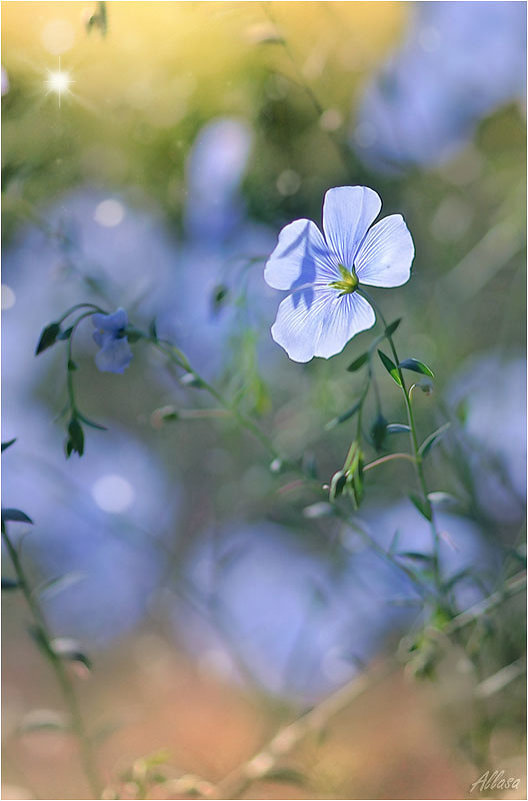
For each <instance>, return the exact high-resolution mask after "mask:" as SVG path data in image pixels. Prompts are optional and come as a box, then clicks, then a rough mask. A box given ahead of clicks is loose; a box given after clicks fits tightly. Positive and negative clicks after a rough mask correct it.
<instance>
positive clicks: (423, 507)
mask: <svg viewBox="0 0 528 801" xmlns="http://www.w3.org/2000/svg"><path fill="white" fill-rule="evenodd" d="M409 498H410V500H411V501H412V502H413V504H414V505H415V506H416V508H417V509H418V511H419V512H420V514H421V515H423V516H424V517H425V519H426V520H429V522H430V521H431V520H432V514H431V509H430V506H428V505H427V504H426V503H424V501H423V500H422V499H421V498H419V497H418V496H417V495H415V494H414V493H412V492H411V494H410V495H409Z"/></svg>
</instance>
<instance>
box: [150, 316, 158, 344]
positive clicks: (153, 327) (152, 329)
mask: <svg viewBox="0 0 528 801" xmlns="http://www.w3.org/2000/svg"><path fill="white" fill-rule="evenodd" d="M148 330H149V334H150V336H151V337H152V339H154V340H156V339H157V338H158V329H157V327H156V318H154V319H153V320H152V321H151V323H150V325H149V328H148Z"/></svg>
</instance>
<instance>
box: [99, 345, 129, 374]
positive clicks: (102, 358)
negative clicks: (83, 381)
mask: <svg viewBox="0 0 528 801" xmlns="http://www.w3.org/2000/svg"><path fill="white" fill-rule="evenodd" d="M131 359H132V351H131V350H130V346H129V344H128V340H127V338H126V337H122V338H121V339H110V338H108V339H107V341H106V342H105V343H104V345H103V347H102V348H101V350H99V351H97V353H96V354H95V364H96V365H97V367H98V369H99V370H101V371H102V372H103V373H122V372H124V370H125V369H126V368H127V367H128V365H129V364H130V361H131Z"/></svg>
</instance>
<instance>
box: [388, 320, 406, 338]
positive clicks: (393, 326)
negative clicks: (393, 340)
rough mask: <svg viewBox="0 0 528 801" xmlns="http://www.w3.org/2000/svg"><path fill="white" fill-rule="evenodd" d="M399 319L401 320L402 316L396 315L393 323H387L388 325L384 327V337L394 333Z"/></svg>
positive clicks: (399, 321)
mask: <svg viewBox="0 0 528 801" xmlns="http://www.w3.org/2000/svg"><path fill="white" fill-rule="evenodd" d="M401 321H402V318H401V317H398V319H397V320H394V322H393V323H389V325H388V326H387V328H386V329H385V336H386V337H391V336H392V335H393V334H394V332H395V331H396V329H397V328H398V327H399V325H400V323H401Z"/></svg>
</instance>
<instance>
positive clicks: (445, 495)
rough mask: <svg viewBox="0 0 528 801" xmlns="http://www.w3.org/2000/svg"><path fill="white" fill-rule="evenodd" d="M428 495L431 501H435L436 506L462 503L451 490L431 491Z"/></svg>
mask: <svg viewBox="0 0 528 801" xmlns="http://www.w3.org/2000/svg"><path fill="white" fill-rule="evenodd" d="M427 497H428V498H429V501H430V503H434V504H435V505H436V506H458V504H459V503H460V501H459V500H458V498H455V496H454V495H451V494H450V493H449V492H430V493H429V494H428V495H427Z"/></svg>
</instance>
